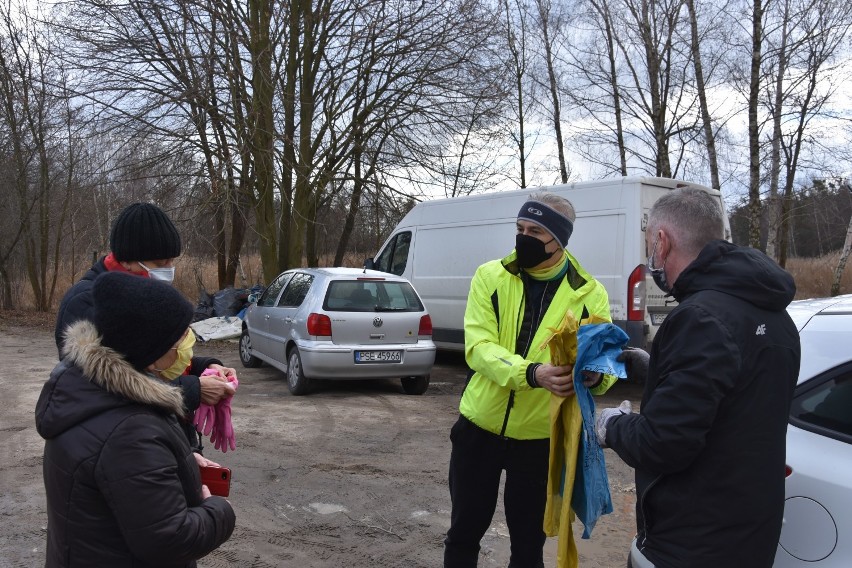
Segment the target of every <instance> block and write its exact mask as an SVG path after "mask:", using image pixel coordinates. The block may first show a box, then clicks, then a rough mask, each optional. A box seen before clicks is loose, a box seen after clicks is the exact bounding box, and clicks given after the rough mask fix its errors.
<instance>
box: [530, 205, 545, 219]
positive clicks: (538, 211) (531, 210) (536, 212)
mask: <svg viewBox="0 0 852 568" xmlns="http://www.w3.org/2000/svg"><path fill="white" fill-rule="evenodd" d="M527 211H528V212H530V213H532V214H533V215H538V216H539V217H541V216H543V215H544V213H542V212H541V209H536V208H535V207H527Z"/></svg>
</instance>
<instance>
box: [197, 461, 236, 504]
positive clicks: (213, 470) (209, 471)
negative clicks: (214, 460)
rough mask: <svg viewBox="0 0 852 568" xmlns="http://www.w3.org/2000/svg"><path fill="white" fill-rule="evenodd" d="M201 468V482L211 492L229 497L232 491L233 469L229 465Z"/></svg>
mask: <svg viewBox="0 0 852 568" xmlns="http://www.w3.org/2000/svg"><path fill="white" fill-rule="evenodd" d="M200 469H201V483H202V484H204V485H206V486H207V489H209V490H210V493H211V494H213V495H219V496H221V497H227V496H228V493H230V491H231V470H230V469H229V468H227V467H215V466H206V467H202V468H200Z"/></svg>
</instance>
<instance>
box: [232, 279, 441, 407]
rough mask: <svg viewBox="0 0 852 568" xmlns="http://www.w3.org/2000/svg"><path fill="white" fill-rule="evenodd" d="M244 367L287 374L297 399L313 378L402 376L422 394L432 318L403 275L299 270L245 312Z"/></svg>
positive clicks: (430, 357)
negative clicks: (267, 368) (265, 367)
mask: <svg viewBox="0 0 852 568" xmlns="http://www.w3.org/2000/svg"><path fill="white" fill-rule="evenodd" d="M239 345H240V347H239V351H240V361H241V362H242V364H243V365H244V366H246V367H256V366H258V365H260V363H261V362H262V361H263V362H266V363H268V364H270V365H272V366H273V367H276V368H278V369H281V370H282V371H284V372H285V373H287V386H288V387H289V389H290V392H291V393H292V394H294V395H301V394H305V393H306V392H307V391H308V388H309V385H310V382H311V381H312V380H314V379H385V378H400V379H401V380H402V388H403V390H404V391H405V392H406V393H407V394H423V393H424V392H426V389H427V388H428V387H429V373H430V372H431V370H432V365H433V364H434V362H435V344H434V343H433V342H432V319H431V318H430V317H429V314H428V313H427V312H426V308H425V307H424V306H423V302H422V301H421V300H420V297H419V296H418V295H417V292H416V291H415V290H414V287H413V286H412V285H411V284H410V283H409V282H408V280H406V279H405V278H402V277H401V276H395V275H393V274H388V273H385V272H378V271H375V270H364V269H360V268H295V269H292V270H288V271H286V272H284V273H282V274H280V275H279V276H278V277H277V278H275V280H273V281H272V283H271V284H270V285H269V286H268V287H267V288H266V290H265V291H264V292H263V294H261V296H260V298H259V299H258V300H257V302H252V303H251V305H250V306H249V308H248V309H247V310H246V314H245V318H244V320H243V330H242V335H241V336H240V344H239Z"/></svg>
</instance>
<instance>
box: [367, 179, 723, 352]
mask: <svg viewBox="0 0 852 568" xmlns="http://www.w3.org/2000/svg"><path fill="white" fill-rule="evenodd" d="M679 187H697V188H700V189H703V190H705V191H707V192H708V193H710V194H711V195H713V196H715V197H716V198H718V199H719V203H720V206H721V207H722V211H724V202H723V201H722V199H721V194H720V193H719V192H718V191H716V190H713V189H710V188H708V187H704V186H701V185H697V184H693V183H688V182H683V181H678V180H674V179H666V178H648V177H624V178H617V179H607V180H600V181H591V182H580V183H573V184H565V185H554V186H547V187H538V188H528V189H522V190H515V191H506V192H500V193H488V194H477V195H471V196H467V197H457V198H452V199H436V200H433V201H424V202H421V203H418V204H417V205H416V206H414V208H413V209H412V210H411V211H410V212H409V213H408V214H407V215H406V216H405V217H404V218H403V219H402V221H400V222H399V224H398V225H397V226H396V228H395V229H394V231H393V233H392V234H391V235H390V237H389V238H388V239H387V241H385V243H384V245H383V246H382V248H381V250H380V251H379V253H378V254H377V255H376V257H375V259H367V261H366V263H365V266H367V267H368V268H375V269H376V270H381V271H384V272H390V273H393V274H397V275H400V276H404V277H406V278H408V280H409V281H410V282H411V283H412V284H413V285H414V287H415V289H416V290H417V292H418V293H419V294H420V297H421V298H422V299H423V301H424V303H425V304H426V307H427V309H428V310H429V314H430V315H431V316H432V327H433V335H432V339H433V341H434V342H435V344H436V345H437V346H438V347H439V348H441V349H450V350H463V349H464V311H465V305H466V303H467V294H468V291H469V289H470V281H471V279H472V278H473V274H474V272H475V271H476V268H477V267H478V266H479V265H480V264H482V263H484V262H487V261H489V260H493V259H496V258H502V257H504V256H506V255H507V254H509V253H510V252H511V251H512V249H513V248H514V246H515V232H516V231H515V222H516V220H517V215H518V210H519V209H520V208H521V205H522V204H523V203H524V201H526V200H527V198H528V197H529V195H530V194H531V193H534V192H536V191H549V192H552V193H557V194H559V195H562V196H564V197H565V198H567V199H568V200H569V201H570V202H571V203H572V204H573V205H574V209H575V210H576V212H577V220H576V222H575V224H574V232H573V233H572V235H571V238H570V239H569V241H568V250H569V251H570V252H571V254H573V255H574V256H575V257H576V258H577V260H578V261H579V262H580V264H581V265H582V266H583V267H584V268H585V269H586V270H587V271H588V272H589V273H590V274H591V275H592V276H594V277H595V278H597V279H598V280H599V281H600V282H601V283H602V284H603V285H604V286H605V287H606V290H607V293H608V295H609V305H610V312H611V315H612V320H613V322H614V323H615V324H616V325H618V326H619V327H621V328H622V329H624V330H625V331H626V332H627V334H628V335H629V336H630V345H635V346H639V347H646V346H647V345H648V344H649V343H650V341H651V340H652V339H653V337H654V334H655V333H656V330H657V328H658V327H659V326H660V324H661V323H662V322H663V319H665V317H666V315H667V314H668V313H669V312H670V311H671V310H672V308H673V307H674V304H675V302H674V300H673V299H671V298H669V299H668V300H667V299H666V298H665V297H664V295H663V293H662V291H661V290H660V289H659V288H658V287H657V286H656V285H655V284H654V281H653V279H652V278H651V277H650V275H648V274H647V271H646V269H645V262H646V260H647V257H646V256H645V233H644V231H645V225H646V223H647V220H648V211H649V210H650V208H651V206H652V205H653V204H654V202H655V201H656V200H657V199H658V198H659V197H660V196H662V195H663V194H665V193H666V192H667V191H670V190H672V189H676V188H679ZM725 219H726V226H725V228H726V235H725V236H726V238H730V229H729V228H728V225H727V216H725Z"/></svg>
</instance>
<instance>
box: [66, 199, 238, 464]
mask: <svg viewBox="0 0 852 568" xmlns="http://www.w3.org/2000/svg"><path fill="white" fill-rule="evenodd" d="M109 240H110V251H111V252H110V253H109V254H108V255H107V256H105V257H103V258H101V259H100V260H99V261H97V262H96V263H95V264H94V265H93V266H92V267H91V268H90V269H89V270H88V271H87V272H86V274H84V275H83V277H82V278H81V279H80V280H79V281H78V282H77V283H76V284H74V285H73V286H72V287H71V288H70V289H69V290H68V291H67V292H66V293H65V296H64V297H63V298H62V303H61V304H60V305H59V313H58V314H57V317H56V328H55V330H54V338H55V340H56V348H57V349H58V350H59V358H60V359H61V358H62V357H63V355H64V353H63V349H64V343H65V331H66V330H67V329H68V327H69V326H70V325H71V324H73V323H75V322H77V321H79V320H88V321H93V318H94V301H93V299H92V285H93V283H94V281H95V279H96V278H97V277H98V276H99V275H101V274H103V273H105V272H127V273H130V274H136V275H137V276H142V277H147V278H153V279H155V280H163V281H166V282H171V281H172V280H174V270H175V268H174V264H175V260H176V259H177V257H179V256H180V253H181V239H180V234H179V233H178V231H177V228H176V227H175V226H174V223H172V220H171V219H169V217H168V215H166V214H165V212H164V211H163V210H162V209H160V208H159V207H157V206H156V205H152V204H150V203H133V204H131V205H128V206H127V207H126V208H125V209H124V210H123V211H122V212H121V213H120V214H119V215H118V217H117V218H116V220H115V222H114V223H113V225H112V230H111V231H110V239H109ZM207 368H212V369H215V370H217V371H218V372H219V375H218V376H216V375H212V376H205V377H200V378H199V375H200V374H201V373H202V372H203V371H204V370H205V369H207ZM235 373H236V371H235V370H234V369H233V368H230V367H223V366H222V362H221V361H220V360H219V359H215V358H212V357H193V358H192V364H191V365H190V367H189V369H188V370H187V372H186V373H184V374H181V375H180V376H178V377H177V378H175V379H174V381H173V384H175V385H177V386H180V388H181V391H182V393H183V401H184V406H186V409H187V410H188V411H189V413H188V415H187V418H188V419H187V420H185V421H184V422H183V427H184V431H185V433H186V436H187V438H188V440H189V444H190V447H192V449H193V450H194V451H195V452H196V453H197V454H198V456H197V459H198V460H199V463H201V464H202V465H204V464H206V463H207V460H204V458H202V457H201V455H200V454H201V450H202V444H201V437H200V436H199V435H198V434H197V433H196V431H195V426H193V424H192V415H193V413H194V412H195V411H196V410H197V409H198V406H199V404H201V403H202V402H204V403H206V404H210V405H215V404H216V403H217V402H219V400H221V399H222V398H224V397H227V396H229V395H233V394H234V389H233V387H232V386H231V385H230V384H229V383H228V382H227V380H226V379H225V377H227V376H228V375H233V374H235ZM210 463H213V462H210Z"/></svg>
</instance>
